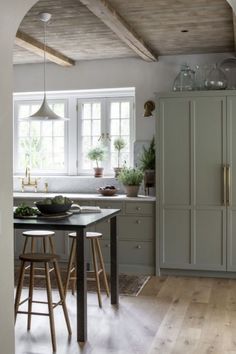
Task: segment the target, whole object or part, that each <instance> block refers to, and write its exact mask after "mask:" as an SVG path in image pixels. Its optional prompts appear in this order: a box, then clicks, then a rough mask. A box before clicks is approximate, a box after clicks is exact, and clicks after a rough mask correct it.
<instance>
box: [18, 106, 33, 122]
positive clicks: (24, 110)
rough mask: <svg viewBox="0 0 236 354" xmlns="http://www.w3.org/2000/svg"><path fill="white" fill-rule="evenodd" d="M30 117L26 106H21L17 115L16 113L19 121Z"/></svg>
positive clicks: (28, 107) (28, 108)
mask: <svg viewBox="0 0 236 354" xmlns="http://www.w3.org/2000/svg"><path fill="white" fill-rule="evenodd" d="M29 116H30V106H29V105H28V104H27V105H25V104H22V105H20V107H19V113H18V117H19V119H21V118H27V117H29Z"/></svg>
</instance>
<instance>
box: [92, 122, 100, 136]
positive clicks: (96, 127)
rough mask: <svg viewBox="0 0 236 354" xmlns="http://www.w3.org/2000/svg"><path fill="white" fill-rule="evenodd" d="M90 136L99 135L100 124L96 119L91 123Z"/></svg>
mask: <svg viewBox="0 0 236 354" xmlns="http://www.w3.org/2000/svg"><path fill="white" fill-rule="evenodd" d="M92 134H93V135H97V136H99V135H101V122H100V120H98V119H96V120H93V121H92Z"/></svg>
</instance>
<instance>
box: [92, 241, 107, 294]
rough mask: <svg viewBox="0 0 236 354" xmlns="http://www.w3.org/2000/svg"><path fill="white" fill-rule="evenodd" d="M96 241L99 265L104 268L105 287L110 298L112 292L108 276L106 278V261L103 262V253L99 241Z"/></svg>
mask: <svg viewBox="0 0 236 354" xmlns="http://www.w3.org/2000/svg"><path fill="white" fill-rule="evenodd" d="M95 241H96V246H97V251H98V258H99V263H100V266H101V268H102V273H103V280H104V285H105V289H106V293H107V296H108V297H109V296H110V290H109V285H108V281H107V276H106V270H105V265H104V261H103V256H102V251H101V247H100V243H99V240H98V239H96V240H95Z"/></svg>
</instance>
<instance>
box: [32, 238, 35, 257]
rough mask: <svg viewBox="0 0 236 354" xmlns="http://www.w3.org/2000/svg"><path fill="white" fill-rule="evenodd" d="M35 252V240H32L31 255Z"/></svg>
mask: <svg viewBox="0 0 236 354" xmlns="http://www.w3.org/2000/svg"><path fill="white" fill-rule="evenodd" d="M34 250H35V238H34V237H32V238H31V253H34Z"/></svg>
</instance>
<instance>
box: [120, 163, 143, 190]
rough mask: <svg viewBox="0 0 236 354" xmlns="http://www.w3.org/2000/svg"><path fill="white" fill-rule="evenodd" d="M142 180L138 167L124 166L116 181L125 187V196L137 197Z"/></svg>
mask: <svg viewBox="0 0 236 354" xmlns="http://www.w3.org/2000/svg"><path fill="white" fill-rule="evenodd" d="M142 180H143V172H142V171H141V170H140V169H138V168H132V167H130V168H127V167H124V168H123V169H122V170H121V172H120V174H119V176H118V181H120V182H121V183H123V185H124V187H125V189H126V195H127V197H137V195H138V191H139V187H140V184H141V183H142Z"/></svg>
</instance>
